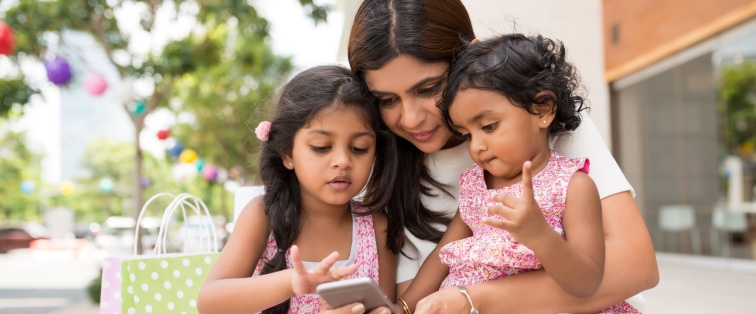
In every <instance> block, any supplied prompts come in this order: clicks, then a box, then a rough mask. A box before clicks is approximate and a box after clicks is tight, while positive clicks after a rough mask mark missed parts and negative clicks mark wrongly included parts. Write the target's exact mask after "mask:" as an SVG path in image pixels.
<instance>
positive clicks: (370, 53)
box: [347, 0, 475, 244]
mask: <svg viewBox="0 0 756 314" xmlns="http://www.w3.org/2000/svg"><path fill="white" fill-rule="evenodd" d="M473 39H475V34H474V33H473V27H472V23H471V22H470V16H469V15H468V14H467V9H465V6H464V5H463V4H462V2H461V1H459V0H409V1H407V0H365V1H363V2H362V4H361V5H360V7H359V9H358V10H357V14H356V15H355V17H354V23H353V24H352V30H351V33H350V35H349V45H348V48H347V51H348V57H349V65H350V67H351V69H352V73H353V74H354V75H355V76H356V77H357V78H359V79H360V80H363V79H364V75H365V72H366V71H371V70H377V69H380V68H381V67H383V66H384V65H385V64H386V63H388V62H389V61H391V60H393V59H394V58H396V57H397V56H399V55H408V56H412V57H414V58H416V59H418V60H420V61H422V62H427V63H434V62H445V63H450V62H451V60H452V58H453V57H454V55H455V54H456V53H458V52H459V51H461V50H462V49H464V47H465V46H466V45H467V43H468V42H470V41H472V40H473ZM396 141H397V153H398V155H399V156H402V159H401V160H400V166H399V167H400V169H402V175H401V176H398V177H397V181H396V184H394V199H393V200H392V205H391V206H390V208H394V209H400V210H393V211H389V212H388V213H387V214H388V219H389V228H388V229H389V231H388V236H389V239H398V241H400V243H402V244H403V243H404V228H405V227H406V228H407V229H408V230H409V231H410V232H411V233H412V234H414V235H415V236H416V237H418V238H420V239H424V240H431V241H434V242H438V241H440V240H441V236H443V232H441V231H439V230H437V229H436V228H434V227H433V226H432V223H442V224H444V225H448V224H449V221H450V217H445V216H444V215H442V214H441V213H436V212H434V211H431V210H429V209H428V208H427V207H426V206H425V205H424V204H423V203H422V202H421V201H420V197H421V195H423V194H424V195H426V196H436V195H433V193H432V192H431V188H430V187H429V186H428V185H427V184H430V185H431V186H434V187H436V188H438V189H439V190H442V191H445V192H446V188H447V187H446V186H444V185H443V184H441V183H439V182H438V181H436V180H435V179H433V178H432V177H431V176H430V172H429V171H428V168H427V167H426V166H425V163H424V161H425V156H426V154H425V153H423V152H422V151H420V150H419V149H417V147H415V146H414V145H413V144H412V143H410V142H409V141H407V140H405V139H403V138H401V137H398V136H396ZM446 194H448V195H450V196H451V194H450V193H449V192H446Z"/></svg>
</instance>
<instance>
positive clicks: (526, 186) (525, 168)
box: [522, 160, 533, 200]
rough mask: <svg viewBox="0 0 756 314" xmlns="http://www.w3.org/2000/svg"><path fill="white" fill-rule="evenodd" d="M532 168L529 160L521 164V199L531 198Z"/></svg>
mask: <svg viewBox="0 0 756 314" xmlns="http://www.w3.org/2000/svg"><path fill="white" fill-rule="evenodd" d="M532 166H533V164H532V163H531V162H530V160H528V161H526V162H525V163H524V164H522V198H523V199H526V200H527V199H532V198H533V172H532V169H531V168H532Z"/></svg>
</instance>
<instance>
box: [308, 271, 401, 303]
mask: <svg viewBox="0 0 756 314" xmlns="http://www.w3.org/2000/svg"><path fill="white" fill-rule="evenodd" d="M317 291H318V294H319V295H320V297H321V298H323V300H325V301H326V303H328V305H329V306H330V307H331V308H334V309H335V308H338V307H342V306H344V305H347V304H350V303H354V302H361V303H362V304H364V305H365V309H366V310H367V311H371V310H373V309H375V308H378V307H381V306H385V307H388V308H389V309H390V310H392V311H393V310H394V304H393V302H391V301H390V300H389V299H388V297H386V294H384V293H383V291H382V290H381V288H380V287H379V286H378V284H376V283H375V281H373V279H371V278H368V277H361V278H352V279H344V280H339V281H332V282H326V283H322V284H320V285H318V288H317Z"/></svg>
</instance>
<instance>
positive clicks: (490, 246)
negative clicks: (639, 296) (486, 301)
mask: <svg viewBox="0 0 756 314" xmlns="http://www.w3.org/2000/svg"><path fill="white" fill-rule="evenodd" d="M589 164H590V163H589V161H588V160H587V159H585V158H575V159H568V158H566V157H564V156H562V155H560V154H559V153H557V152H556V151H555V150H552V151H551V156H550V157H549V161H548V164H547V165H546V167H545V168H544V169H543V170H541V172H539V173H538V174H536V175H535V176H534V177H533V191H534V194H535V195H534V196H535V199H536V202H537V203H538V205H539V206H540V207H541V211H543V215H544V217H545V218H546V222H548V224H549V225H550V226H551V227H552V228H553V229H554V231H556V232H557V233H559V235H561V236H562V238H565V233H564V228H563V225H562V217H563V216H564V209H565V204H566V198H567V186H568V185H569V183H570V179H571V178H572V175H573V174H575V172H577V171H582V172H585V173H588V168H589ZM459 182H460V184H459V185H460V192H459V193H460V196H459V213H460V216H461V218H462V220H463V221H464V222H465V224H467V225H468V226H469V227H470V229H471V230H472V232H473V236H472V237H468V238H465V239H461V240H458V241H454V242H451V243H449V244H447V245H445V246H444V247H442V248H441V250H440V252H439V256H440V258H441V261H442V262H443V263H445V264H446V265H448V266H449V275H448V276H447V277H446V279H445V280H444V282H443V283H442V284H441V288H442V289H443V288H449V287H456V286H470V285H474V284H477V283H481V282H484V281H489V280H495V279H498V278H503V277H508V276H512V275H516V274H520V273H523V272H526V271H529V270H532V269H540V268H543V266H542V265H541V263H540V262H539V261H538V259H537V258H536V256H535V254H534V253H533V251H532V250H531V249H529V248H527V247H525V246H524V245H522V244H520V243H518V242H517V241H515V240H514V238H512V236H511V235H510V234H509V233H508V232H506V231H504V230H502V229H499V228H494V227H491V226H488V225H486V224H483V223H482V219H483V217H487V216H490V215H489V214H488V213H487V212H486V209H487V208H488V207H489V206H491V205H493V204H494V202H493V201H491V200H490V195H491V193H493V192H496V193H506V194H510V195H514V196H517V197H520V196H521V195H522V182H519V183H516V184H513V185H510V186H506V187H503V188H500V189H495V190H489V189H488V188H487V187H486V182H485V179H484V170H483V169H482V168H480V167H479V166H478V165H473V166H471V167H470V168H469V169H468V170H467V171H465V172H463V173H462V174H461V175H460V179H459ZM602 313H639V312H638V311H637V310H636V309H635V308H633V307H632V306H630V305H629V304H627V302H622V303H620V304H617V305H614V306H612V307H611V308H608V309H606V310H604V311H602Z"/></svg>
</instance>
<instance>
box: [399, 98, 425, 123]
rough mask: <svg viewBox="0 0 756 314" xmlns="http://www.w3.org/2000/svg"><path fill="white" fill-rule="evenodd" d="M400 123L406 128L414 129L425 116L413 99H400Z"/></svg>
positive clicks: (419, 105) (421, 108)
mask: <svg viewBox="0 0 756 314" xmlns="http://www.w3.org/2000/svg"><path fill="white" fill-rule="evenodd" d="M401 106H402V117H401V124H402V126H404V127H405V128H407V129H410V130H412V129H415V128H417V127H418V126H420V125H421V124H422V123H423V121H425V118H426V116H427V114H426V112H425V111H424V110H423V107H422V106H421V104H420V103H418V101H417V100H415V99H408V100H404V101H402V104H401Z"/></svg>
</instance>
